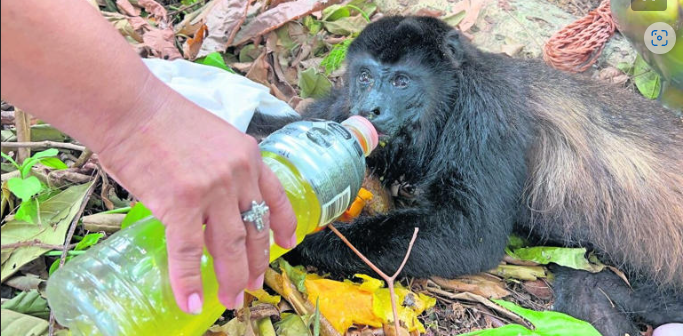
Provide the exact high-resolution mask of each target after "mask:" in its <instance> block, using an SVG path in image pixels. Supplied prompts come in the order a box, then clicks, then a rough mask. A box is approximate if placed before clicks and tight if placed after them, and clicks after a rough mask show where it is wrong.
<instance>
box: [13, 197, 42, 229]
mask: <svg viewBox="0 0 683 336" xmlns="http://www.w3.org/2000/svg"><path fill="white" fill-rule="evenodd" d="M38 204H40V203H39V202H38V200H37V199H29V200H26V201H23V202H21V205H20V206H19V210H17V213H15V214H14V219H16V220H19V221H24V222H26V223H31V224H35V223H38Z"/></svg>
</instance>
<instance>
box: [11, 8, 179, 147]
mask: <svg viewBox="0 0 683 336" xmlns="http://www.w3.org/2000/svg"><path fill="white" fill-rule="evenodd" d="M1 24H2V38H1V41H2V52H1V53H2V83H1V84H2V85H1V86H2V98H3V99H6V100H8V101H9V102H11V103H14V104H16V105H18V106H20V107H21V108H23V109H24V110H26V111H27V112H29V113H31V114H34V115H36V116H38V117H39V118H41V119H43V120H46V121H47V122H49V123H51V124H53V125H54V126H56V127H58V128H59V129H61V130H63V131H65V132H66V133H68V134H70V135H71V136H73V137H75V138H76V139H78V140H79V141H81V142H83V143H84V144H85V145H87V146H89V147H90V148H92V149H93V150H94V151H95V152H98V151H99V150H101V149H102V148H103V147H104V146H105V145H107V144H108V143H109V142H112V141H118V139H117V138H119V137H121V136H122V135H123V134H126V133H128V132H135V130H134V129H131V127H134V126H135V125H138V124H142V123H143V121H144V120H145V119H147V118H149V115H150V114H151V113H153V111H155V110H156V108H155V106H153V105H154V104H155V103H156V104H159V103H161V102H162V101H163V100H164V99H182V97H180V96H179V95H177V94H174V93H173V92H171V90H170V89H169V88H168V87H166V86H165V85H164V84H163V83H161V82H160V81H158V80H157V79H156V78H154V76H153V75H152V74H151V73H150V72H149V70H148V69H147V68H146V67H145V65H144V64H143V63H142V61H141V60H140V58H139V57H138V55H136V54H135V52H134V51H133V50H132V49H131V48H130V47H129V46H128V45H127V43H126V41H125V40H124V39H123V38H122V37H121V36H120V35H119V34H118V32H117V31H116V30H115V29H114V28H113V27H111V25H110V24H109V23H107V22H106V21H105V20H104V19H103V18H102V17H101V16H100V15H99V13H98V12H97V10H96V9H94V8H93V7H92V6H91V5H89V4H88V3H87V2H86V1H84V0H69V1H65V2H50V1H41V0H22V1H3V2H2V20H1ZM103 41H107V43H102V42H103ZM29 42H30V43H29ZM148 95H156V96H157V98H156V99H142V98H149V97H144V96H148ZM131 121H133V122H131Z"/></svg>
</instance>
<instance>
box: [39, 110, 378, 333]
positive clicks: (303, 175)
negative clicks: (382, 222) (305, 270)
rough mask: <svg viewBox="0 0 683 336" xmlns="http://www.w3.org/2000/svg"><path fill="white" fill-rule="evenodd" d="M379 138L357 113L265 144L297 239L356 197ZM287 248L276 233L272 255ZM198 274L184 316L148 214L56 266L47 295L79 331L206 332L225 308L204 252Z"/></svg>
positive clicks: (158, 226)
mask: <svg viewBox="0 0 683 336" xmlns="http://www.w3.org/2000/svg"><path fill="white" fill-rule="evenodd" d="M377 143H378V137H377V132H376V130H375V129H374V127H373V126H372V124H370V122H369V121H367V120H366V119H364V118H362V117H358V116H354V117H351V118H349V119H347V120H346V121H344V122H342V123H341V124H339V123H335V122H331V121H298V122H294V123H292V124H289V125H287V126H285V127H284V128H282V129H281V130H279V131H277V132H275V133H273V134H271V135H270V136H269V137H268V138H266V139H264V141H263V142H261V144H260V148H261V153H262V156H263V160H264V162H265V163H266V164H267V165H268V166H269V167H270V168H271V169H272V170H273V172H274V173H275V174H276V175H277V177H278V179H279V180H280V182H281V183H282V185H283V187H284V189H285V191H286V193H287V197H288V198H289V201H290V202H291V204H292V207H293V208H294V212H295V214H296V217H297V221H298V223H297V230H296V235H297V238H298V239H297V241H298V242H299V243H300V242H301V241H302V240H303V239H304V237H305V236H306V235H307V234H310V233H312V232H314V231H315V230H316V229H317V228H318V227H320V226H324V225H327V224H329V223H330V222H332V221H334V220H335V219H336V218H337V217H339V215H341V214H342V213H343V211H344V210H345V209H346V208H347V207H348V206H349V204H350V203H351V201H352V200H353V199H355V196H356V193H357V192H358V190H359V189H360V187H361V183H362V181H363V177H364V175H365V156H367V155H368V154H369V153H370V152H371V151H372V150H373V149H374V148H375V147H376V146H377ZM286 252H287V250H285V249H283V248H281V247H279V246H277V245H276V244H274V243H273V239H272V237H271V252H270V260H271V261H273V260H275V259H277V258H278V257H280V256H281V255H283V254H284V253H286ZM237 271H243V270H237ZM201 272H202V279H203V284H204V307H203V309H202V313H201V314H199V315H191V314H186V313H184V312H183V311H181V310H180V308H179V307H178V306H177V305H176V303H175V299H174V296H173V293H172V291H171V286H170V283H169V279H168V260H167V252H166V239H165V235H164V225H163V224H162V223H161V222H159V220H157V219H156V218H154V217H149V218H146V219H144V220H141V221H139V222H137V223H135V224H133V225H131V226H130V227H128V228H126V229H124V230H121V231H120V232H117V233H116V234H114V235H112V236H111V237H110V238H109V239H107V240H106V241H104V242H102V243H100V244H98V245H96V246H95V247H93V248H92V249H90V250H89V251H88V252H87V253H85V254H83V255H80V256H78V257H75V258H74V259H73V260H71V261H70V262H69V263H67V264H66V265H65V266H64V267H62V268H60V269H59V270H57V271H56V272H55V273H54V274H53V275H52V276H51V277H50V279H49V281H48V285H47V298H48V303H49V304H50V308H51V309H52V312H53V313H54V315H55V318H56V319H57V321H58V322H59V323H60V324H61V325H63V326H66V327H68V328H69V329H70V330H71V332H72V333H73V334H74V335H107V336H114V335H119V336H122V335H201V334H203V333H204V332H205V331H206V330H207V329H208V328H209V327H210V326H211V325H212V324H213V323H214V322H215V321H216V319H217V318H218V317H219V316H220V315H221V314H222V313H223V311H224V310H225V307H224V306H223V305H221V304H220V302H219V301H218V297H217V292H218V282H217V280H216V276H215V274H214V273H213V265H212V262H211V257H210V256H209V254H208V253H207V252H206V251H205V253H204V256H203V258H202V267H201Z"/></svg>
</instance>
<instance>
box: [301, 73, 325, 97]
mask: <svg viewBox="0 0 683 336" xmlns="http://www.w3.org/2000/svg"><path fill="white" fill-rule="evenodd" d="M299 87H300V88H301V98H308V97H311V98H321V97H323V96H324V95H326V94H327V93H328V92H330V89H332V83H330V80H329V79H327V77H325V75H323V74H321V73H320V72H318V71H317V70H316V69H315V68H308V69H306V70H304V71H301V72H299Z"/></svg>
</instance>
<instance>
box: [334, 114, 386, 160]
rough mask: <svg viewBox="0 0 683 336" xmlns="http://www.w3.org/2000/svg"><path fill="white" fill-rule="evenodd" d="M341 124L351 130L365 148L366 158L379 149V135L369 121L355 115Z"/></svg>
mask: <svg viewBox="0 0 683 336" xmlns="http://www.w3.org/2000/svg"><path fill="white" fill-rule="evenodd" d="M341 124H342V126H344V127H346V128H348V129H349V130H351V133H352V134H353V135H354V136H355V137H356V139H357V140H358V142H359V143H360V145H361V147H362V148H363V152H364V154H365V156H368V155H370V153H371V152H372V151H373V150H374V149H375V148H377V145H378V144H379V135H378V134H377V130H376V129H375V126H373V125H372V123H371V122H370V121H369V120H368V119H365V118H363V117H361V116H357V115H355V116H352V117H350V118H348V119H346V120H344V121H343V122H342V123H341Z"/></svg>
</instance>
